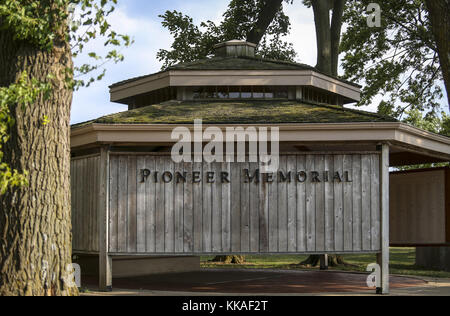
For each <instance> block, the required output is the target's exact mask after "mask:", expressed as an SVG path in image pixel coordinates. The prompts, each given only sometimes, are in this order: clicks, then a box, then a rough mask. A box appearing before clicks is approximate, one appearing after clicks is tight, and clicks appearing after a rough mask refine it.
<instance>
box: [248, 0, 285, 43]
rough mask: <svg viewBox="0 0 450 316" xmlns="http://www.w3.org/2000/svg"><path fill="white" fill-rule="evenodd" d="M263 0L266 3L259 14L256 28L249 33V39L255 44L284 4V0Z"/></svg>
mask: <svg viewBox="0 0 450 316" xmlns="http://www.w3.org/2000/svg"><path fill="white" fill-rule="evenodd" d="M261 1H264V2H265V4H264V5H263V8H262V10H261V12H260V13H259V15H258V19H257V21H256V23H255V26H254V28H253V29H252V30H251V31H250V32H249V33H248V35H247V41H248V42H250V43H254V44H259V42H260V41H261V39H262V38H263V36H264V34H265V33H266V31H267V29H268V27H269V26H270V24H271V23H272V21H273V19H274V18H275V16H276V15H277V13H278V12H279V11H280V9H281V7H282V5H283V0H261Z"/></svg>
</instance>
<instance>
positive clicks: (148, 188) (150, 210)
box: [145, 156, 157, 253]
mask: <svg viewBox="0 0 450 316" xmlns="http://www.w3.org/2000/svg"><path fill="white" fill-rule="evenodd" d="M145 166H146V168H148V169H149V170H150V172H151V174H150V177H149V178H148V179H147V181H146V184H145V195H146V199H145V233H146V235H145V236H146V242H145V247H146V249H147V252H150V253H153V252H156V236H155V233H156V231H155V229H156V212H157V208H156V182H155V180H154V177H153V175H154V173H155V171H156V161H155V157H154V156H146V157H145Z"/></svg>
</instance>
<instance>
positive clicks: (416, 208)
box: [390, 168, 450, 247]
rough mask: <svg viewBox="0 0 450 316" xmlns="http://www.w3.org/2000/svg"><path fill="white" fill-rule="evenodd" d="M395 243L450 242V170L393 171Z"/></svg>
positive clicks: (392, 207) (431, 244)
mask: <svg viewBox="0 0 450 316" xmlns="http://www.w3.org/2000/svg"><path fill="white" fill-rule="evenodd" d="M390 181H391V186H390V222H391V225H390V239H391V245H392V246H410V247H416V246H440V245H448V244H450V169H449V168H436V169H422V170H411V171H405V172H395V173H392V174H391V178H390Z"/></svg>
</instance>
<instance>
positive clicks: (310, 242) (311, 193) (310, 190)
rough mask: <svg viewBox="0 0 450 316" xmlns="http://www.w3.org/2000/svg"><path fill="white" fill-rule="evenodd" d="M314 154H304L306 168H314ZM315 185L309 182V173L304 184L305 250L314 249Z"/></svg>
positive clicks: (312, 250) (313, 250)
mask: <svg viewBox="0 0 450 316" xmlns="http://www.w3.org/2000/svg"><path fill="white" fill-rule="evenodd" d="M314 169H315V164H314V156H312V155H307V156H306V170H307V171H309V170H314ZM315 196H316V187H315V186H314V185H312V184H311V179H310V174H309V177H308V180H307V185H306V236H307V241H306V245H307V251H309V252H315V251H316V238H315V237H316V236H315V235H316V214H315V211H316V198H315Z"/></svg>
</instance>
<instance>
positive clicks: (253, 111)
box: [73, 100, 397, 128]
mask: <svg viewBox="0 0 450 316" xmlns="http://www.w3.org/2000/svg"><path fill="white" fill-rule="evenodd" d="M195 119H202V120H203V123H204V124H287V123H293V124H296V123H370V122H397V120H396V119H394V118H392V117H388V116H383V115H379V114H376V113H371V112H365V111H359V110H354V109H348V108H343V107H341V106H331V105H324V104H307V103H300V102H297V101H283V100H279V101H277V100H272V101H255V100H251V101H250V100H249V101H211V102H197V101H196V102H194V101H185V102H181V101H169V102H165V103H162V104H155V105H149V106H147V107H142V108H139V109H135V110H131V111H125V112H120V113H116V114H112V115H107V116H104V117H101V118H98V119H96V120H93V121H89V122H85V123H81V124H77V125H74V126H73V127H74V128H76V127H80V126H85V125H87V124H90V123H98V124H193V122H194V120H195Z"/></svg>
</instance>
